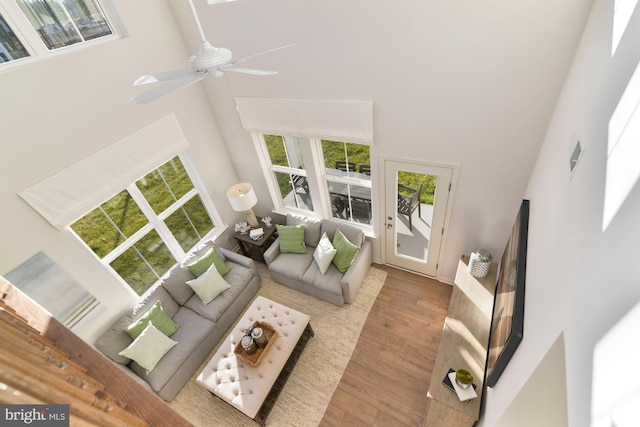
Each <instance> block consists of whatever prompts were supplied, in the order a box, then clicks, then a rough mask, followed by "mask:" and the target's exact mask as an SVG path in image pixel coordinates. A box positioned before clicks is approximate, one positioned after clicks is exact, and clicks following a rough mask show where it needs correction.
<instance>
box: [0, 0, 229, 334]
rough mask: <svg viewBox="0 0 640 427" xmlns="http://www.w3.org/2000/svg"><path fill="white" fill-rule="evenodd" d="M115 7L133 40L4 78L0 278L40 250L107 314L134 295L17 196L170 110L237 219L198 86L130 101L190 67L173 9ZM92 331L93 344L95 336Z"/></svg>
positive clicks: (218, 200)
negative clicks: (147, 79)
mask: <svg viewBox="0 0 640 427" xmlns="http://www.w3.org/2000/svg"><path fill="white" fill-rule="evenodd" d="M114 3H115V6H116V8H117V10H118V12H119V13H120V16H121V18H122V20H123V22H124V24H125V26H126V30H127V32H128V37H126V38H122V39H120V40H116V41H111V42H108V43H104V44H101V45H100V46H96V47H94V48H91V49H88V50H84V51H81V52H76V53H72V54H68V55H63V56H58V57H56V58H54V59H50V60H46V61H40V62H36V63H31V64H29V65H26V66H23V67H20V68H18V69H12V70H9V71H3V72H0V87H1V88H2V102H0V123H1V127H2V140H1V141H2V142H1V150H2V156H0V183H1V184H0V206H2V221H0V240H1V241H2V242H3V250H2V256H1V257H0V274H6V273H7V272H8V271H10V270H12V269H13V268H15V267H16V266H18V265H19V264H21V263H22V262H24V261H26V260H27V259H28V258H30V257H31V256H32V255H34V254H35V253H37V252H39V251H44V252H45V253H46V254H47V255H48V256H49V257H50V258H52V259H53V260H54V261H55V262H56V263H58V264H59V265H60V267H62V268H63V269H64V270H65V271H67V272H68V273H69V274H70V275H71V276H73V277H74V278H75V279H76V280H77V281H78V282H79V283H81V284H82V285H84V286H85V287H86V288H87V290H88V291H90V292H91V293H92V294H93V295H95V296H96V297H97V298H98V299H99V300H100V301H101V302H102V303H103V304H104V305H105V306H106V307H107V308H108V313H107V317H108V318H112V317H113V316H116V315H117V314H119V313H120V312H121V311H122V310H123V309H125V308H126V307H127V306H130V305H131V304H132V303H133V301H134V299H135V298H134V296H132V295H131V293H130V292H128V291H127V290H126V289H124V288H123V287H122V286H120V285H119V284H118V283H117V282H116V279H115V278H114V277H113V276H112V274H111V273H110V272H108V271H107V270H106V269H105V268H104V267H102V266H101V264H100V263H99V262H98V261H97V259H96V258H95V257H94V256H93V254H92V253H90V252H89V251H87V250H86V249H85V247H84V246H83V245H82V244H81V243H79V242H78V241H77V240H76V239H75V238H74V237H73V236H72V235H71V233H69V232H67V231H58V230H56V229H54V228H53V227H52V226H51V225H49V223H48V222H46V221H45V220H44V219H43V218H42V217H40V216H39V215H38V214H37V213H36V212H35V211H34V210H32V209H31V208H30V207H29V206H28V205H27V204H26V203H25V202H24V201H23V200H22V199H21V198H20V197H19V196H18V195H17V193H18V192H19V191H20V190H22V189H24V188H26V187H28V186H30V185H32V184H34V183H36V182H38V181H40V180H41V179H43V178H46V177H48V176H50V175H51V174H53V173H55V172H57V171H59V170H61V169H64V168H65V167H67V166H69V165H70V164H72V163H74V162H77V161H79V160H81V159H83V158H85V157H87V156H89V155H91V154H92V153H94V152H96V151H98V150H100V149H101V148H103V147H105V146H107V145H109V144H112V143H114V142H116V141H118V140H119V139H121V138H123V137H125V136H127V135H129V134H131V133H133V132H135V131H136V130H138V129H140V128H142V127H144V126H145V125H148V124H150V123H152V122H154V121H156V120H158V119H160V118H162V117H164V116H165V115H167V114H168V113H170V112H175V113H176V115H177V117H178V120H179V121H180V123H181V125H182V127H183V131H184V133H185V135H186V137H187V138H188V139H189V140H190V142H191V148H190V149H189V154H190V156H191V158H192V160H193V162H194V163H195V165H196V167H197V168H198V169H199V171H200V175H201V178H202V180H203V181H204V183H205V186H206V187H207V190H208V191H209V193H210V195H211V197H212V198H213V200H214V203H215V204H216V206H217V207H218V208H219V210H220V213H221V215H222V217H223V218H225V219H226V220H227V221H229V222H232V221H233V220H234V218H235V216H236V214H235V212H233V211H232V210H231V208H230V207H229V204H228V202H227V200H226V197H225V195H224V193H225V189H226V188H227V187H229V186H230V185H232V184H233V183H235V182H236V181H237V177H236V174H235V170H234V169H233V166H232V165H231V163H230V161H229V158H228V153H227V149H226V146H225V145H224V143H223V141H222V139H221V136H220V134H219V131H218V128H217V124H216V123H215V120H214V119H213V116H212V113H211V110H210V107H209V104H208V102H207V100H206V97H205V96H204V94H203V92H202V89H201V88H200V87H198V86H194V87H192V88H189V89H187V90H185V91H183V92H181V93H178V94H175V95H174V96H172V97H170V98H166V99H165V100H162V101H159V102H157V103H155V104H152V105H135V104H133V103H132V102H131V101H130V100H129V98H130V97H131V96H132V95H134V94H136V93H138V92H139V90H134V89H133V88H132V87H131V83H132V82H133V80H134V79H135V78H136V77H138V76H139V75H141V74H144V73H148V72H154V71H163V70H171V69H175V68H182V67H184V66H185V60H186V59H185V58H186V57H188V51H187V50H186V49H185V45H184V42H183V40H182V37H181V34H180V33H179V31H178V30H177V27H176V25H175V21H174V19H173V15H172V14H171V9H170V8H169V6H168V3H167V2H166V1H158V0H136V1H135V2H131V1H128V0H116V1H114ZM105 321H106V322H107V323H108V319H105ZM98 326H102V325H99V324H98ZM86 334H87V335H86V336H85V338H87V339H88V340H89V341H91V340H92V336H93V335H94V333H93V332H92V331H87V332H86Z"/></svg>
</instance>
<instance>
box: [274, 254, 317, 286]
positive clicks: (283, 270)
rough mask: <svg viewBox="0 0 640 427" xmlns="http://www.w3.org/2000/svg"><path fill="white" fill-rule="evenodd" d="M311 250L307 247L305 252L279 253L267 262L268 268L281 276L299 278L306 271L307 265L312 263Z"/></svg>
mask: <svg viewBox="0 0 640 427" xmlns="http://www.w3.org/2000/svg"><path fill="white" fill-rule="evenodd" d="M313 251H314V249H313V248H307V252H306V253H304V254H283V253H281V254H280V255H278V257H277V258H276V259H274V260H273V262H272V263H271V264H269V270H270V271H273V272H275V273H278V274H280V275H282V276H286V277H291V278H294V279H297V280H300V279H302V276H303V275H304V273H305V271H307V268H309V265H310V264H311V263H314V261H313ZM314 264H315V263H314Z"/></svg>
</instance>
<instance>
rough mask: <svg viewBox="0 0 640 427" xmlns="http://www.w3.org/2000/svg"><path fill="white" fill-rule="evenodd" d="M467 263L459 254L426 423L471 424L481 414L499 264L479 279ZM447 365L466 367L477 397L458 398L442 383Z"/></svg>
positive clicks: (438, 426) (428, 426)
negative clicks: (463, 400) (469, 269)
mask: <svg viewBox="0 0 640 427" xmlns="http://www.w3.org/2000/svg"><path fill="white" fill-rule="evenodd" d="M468 265H469V257H468V256H466V255H465V256H462V258H461V259H460V261H459V263H458V271H457V272H456V278H455V281H454V287H453V291H452V293H451V300H450V302H449V310H448V312H447V317H446V319H445V321H444V327H443V330H442V338H440V347H439V348H438V354H437V356H436V362H435V365H434V367H433V375H432V377H431V384H430V385H429V391H428V393H427V396H428V398H429V399H428V400H429V402H428V406H427V414H426V417H425V422H424V426H425V427H464V426H469V427H471V426H473V424H474V423H475V422H476V421H477V420H478V419H479V418H480V402H481V399H482V392H483V387H484V372H485V366H486V360H487V346H488V344H489V330H490V328H491V312H492V311H493V298H494V292H495V287H496V278H497V271H498V265H497V264H496V263H492V264H491V268H490V270H489V274H488V275H487V276H486V277H484V278H482V279H477V278H475V277H473V276H472V275H471V274H470V273H469V271H468ZM449 369H453V370H458V369H466V370H467V371H469V372H470V373H471V374H472V375H473V377H474V381H473V382H474V384H475V385H476V386H477V388H476V393H477V394H478V397H477V398H475V399H472V400H469V401H467V402H460V399H459V398H458V396H457V394H456V393H455V392H453V391H451V390H450V389H449V388H448V387H447V386H445V385H444V384H443V383H442V380H443V379H444V378H445V376H446V375H447V373H448V372H449Z"/></svg>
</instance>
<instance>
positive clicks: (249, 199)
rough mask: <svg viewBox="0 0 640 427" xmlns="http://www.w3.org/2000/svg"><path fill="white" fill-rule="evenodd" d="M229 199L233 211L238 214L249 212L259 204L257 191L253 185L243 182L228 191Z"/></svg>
mask: <svg viewBox="0 0 640 427" xmlns="http://www.w3.org/2000/svg"><path fill="white" fill-rule="evenodd" d="M227 197H228V198H229V203H231V207H232V208H233V210H235V211H238V212H244V211H248V210H249V209H251V208H252V207H254V206H255V205H256V203H258V198H257V197H256V193H255V191H253V187H252V186H251V184H249V183H247V182H243V183H240V184H236V185H234V186H233V187H231V188H230V189H229V190H228V191H227Z"/></svg>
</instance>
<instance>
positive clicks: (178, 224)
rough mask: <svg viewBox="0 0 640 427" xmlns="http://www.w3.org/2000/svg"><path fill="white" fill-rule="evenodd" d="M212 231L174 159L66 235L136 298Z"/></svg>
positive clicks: (197, 197) (178, 161)
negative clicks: (73, 235)
mask: <svg viewBox="0 0 640 427" xmlns="http://www.w3.org/2000/svg"><path fill="white" fill-rule="evenodd" d="M214 227H215V224H214V222H213V220H212V218H211V215H210V214H209V210H208V209H207V207H206V206H205V203H204V202H203V199H202V197H201V196H200V192H199V191H198V189H197V188H196V186H195V185H194V183H193V180H192V179H191V177H190V175H189V173H188V172H187V171H186V170H185V167H184V163H183V162H182V160H181V159H180V157H175V158H173V159H171V160H170V161H168V162H167V163H165V164H164V165H162V166H160V167H159V168H157V169H155V170H154V171H152V172H150V173H148V174H147V175H146V176H144V177H143V178H141V179H139V180H138V181H136V182H135V183H132V184H131V185H129V186H128V187H127V188H126V189H125V190H122V191H121V192H120V193H118V194H117V195H115V196H114V197H112V198H111V199H109V200H107V201H106V202H104V203H102V204H101V205H100V206H98V207H97V208H95V209H94V210H92V211H91V212H89V213H87V214H86V215H85V216H83V217H82V218H80V219H79V220H78V221H76V222H75V223H73V224H72V225H71V229H72V230H73V231H74V232H75V233H76V234H77V235H78V237H79V238H80V239H81V240H82V241H84V243H85V244H86V245H87V246H88V247H89V248H90V249H91V250H92V251H93V252H94V253H95V254H96V256H98V258H100V260H101V261H102V263H103V264H104V265H108V266H110V267H111V268H112V269H113V270H114V271H115V272H116V273H117V274H118V275H119V276H120V277H121V278H122V279H123V280H124V281H125V282H126V283H128V284H129V286H130V287H131V288H132V289H133V290H134V291H135V292H136V293H137V294H138V295H142V294H144V292H145V291H146V290H147V289H149V288H150V287H151V286H152V285H153V284H154V283H155V282H156V281H157V280H158V279H159V278H160V277H161V276H162V275H163V274H164V273H166V272H167V271H168V270H169V269H170V268H171V267H173V266H174V265H175V264H176V262H177V261H178V260H179V259H182V258H183V257H184V255H185V254H186V252H187V251H189V249H191V248H192V247H194V246H195V245H196V244H197V243H199V242H200V241H202V240H203V239H204V238H205V237H206V236H207V234H209V233H210V232H211V231H212V230H213V229H214Z"/></svg>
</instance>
